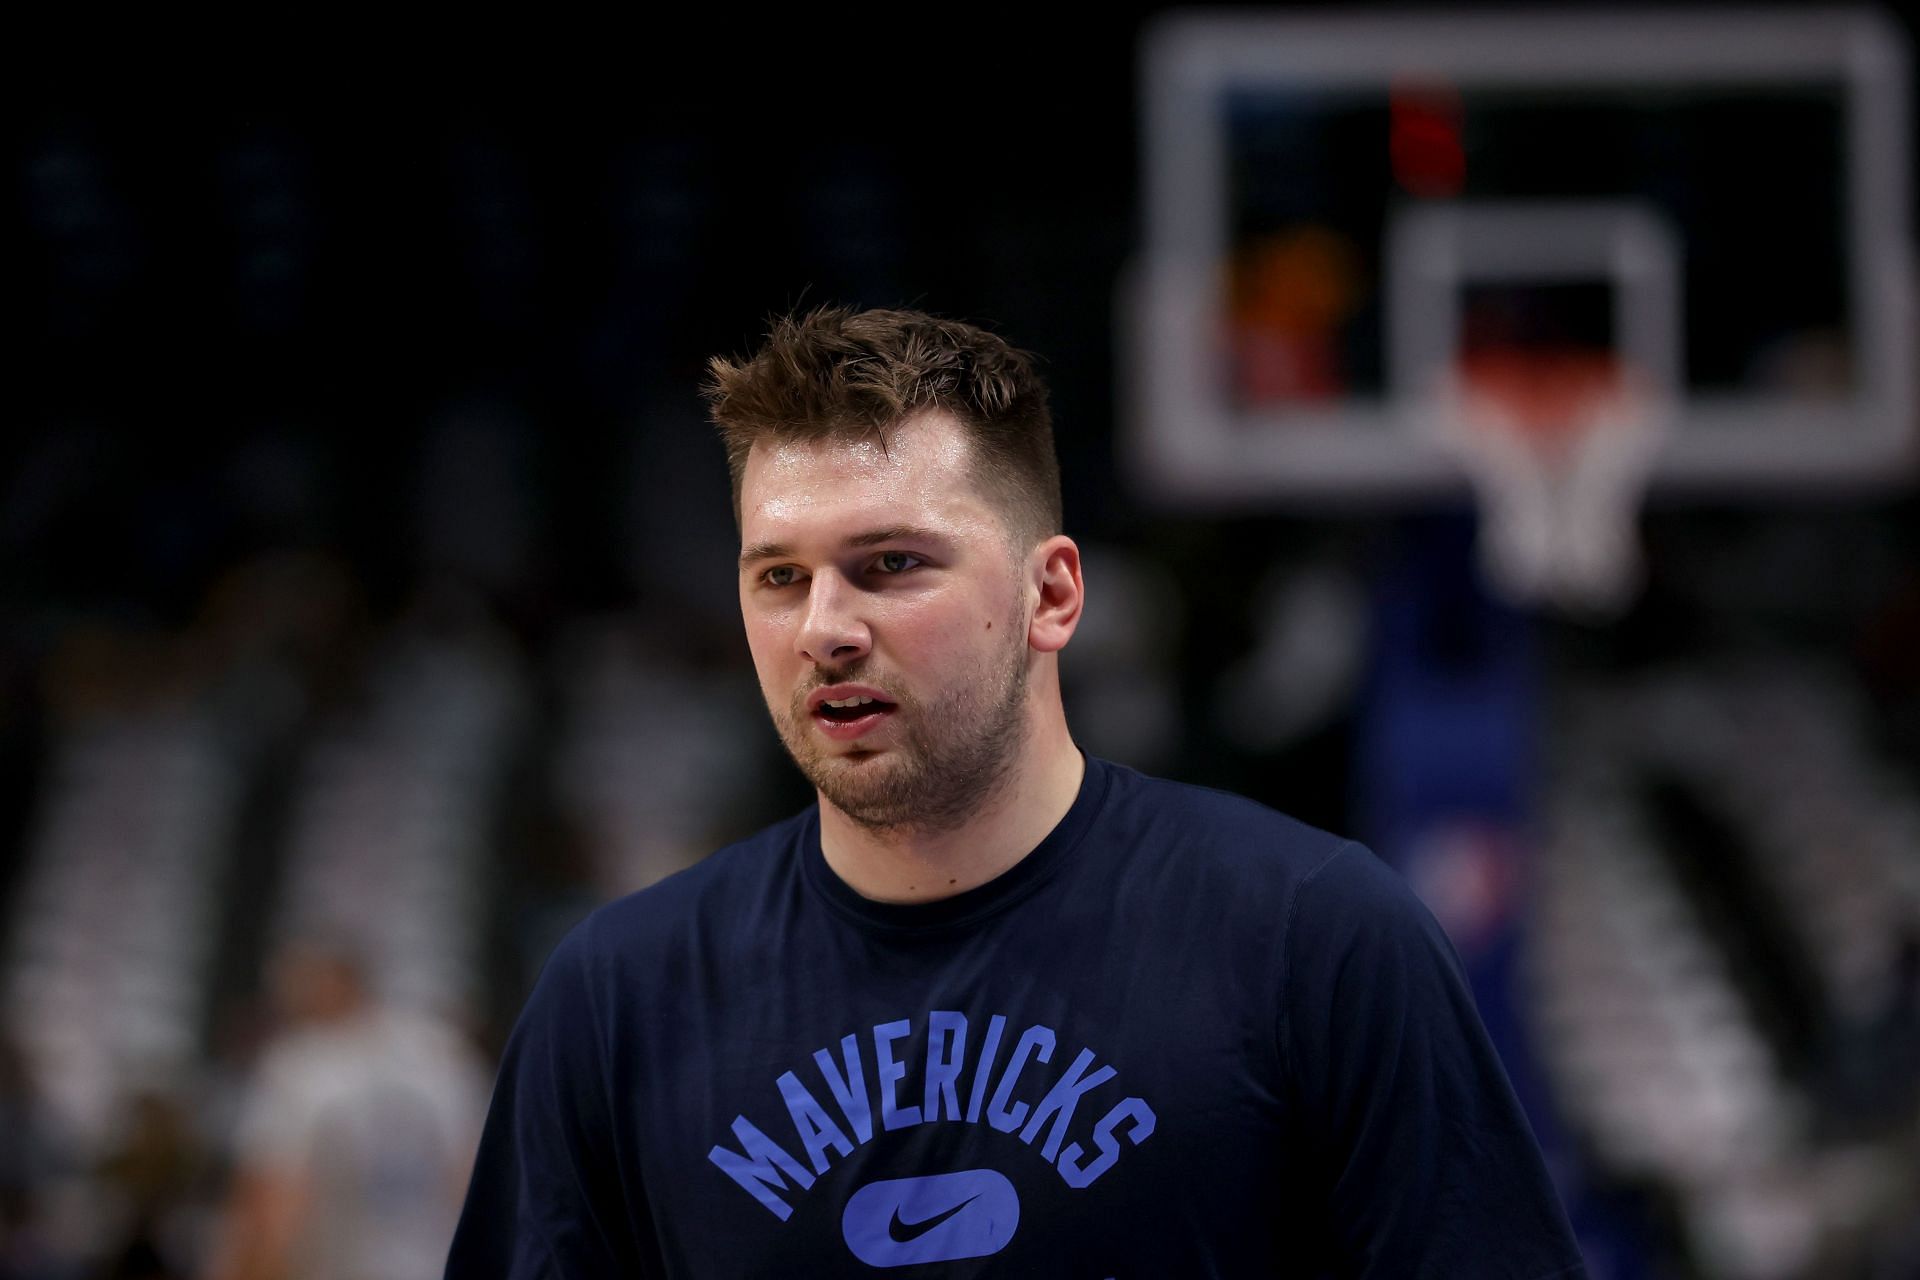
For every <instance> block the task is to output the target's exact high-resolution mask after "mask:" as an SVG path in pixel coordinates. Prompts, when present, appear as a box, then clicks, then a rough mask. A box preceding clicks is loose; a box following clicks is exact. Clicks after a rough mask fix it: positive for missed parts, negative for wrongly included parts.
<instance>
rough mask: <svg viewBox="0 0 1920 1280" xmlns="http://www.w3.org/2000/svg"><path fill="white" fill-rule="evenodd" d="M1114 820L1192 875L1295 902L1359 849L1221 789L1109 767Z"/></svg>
mask: <svg viewBox="0 0 1920 1280" xmlns="http://www.w3.org/2000/svg"><path fill="white" fill-rule="evenodd" d="M1105 767H1106V768H1107V769H1108V770H1109V771H1110V773H1111V777H1112V781H1111V784H1110V785H1111V787H1112V795H1111V797H1110V799H1109V814H1110V818H1111V820H1112V821H1113V822H1114V823H1115V824H1117V827H1118V829H1119V831H1120V832H1121V833H1122V839H1124V840H1126V841H1128V842H1129V843H1138V844H1139V845H1141V846H1143V847H1147V848H1151V849H1155V850H1160V851H1164V852H1165V853H1166V855H1167V856H1168V857H1169V858H1171V859H1173V860H1176V861H1177V862H1178V863H1179V865H1180V869H1181V870H1182V872H1183V873H1186V874H1204V875H1211V876H1220V877H1224V878H1226V879H1229V880H1232V881H1236V882H1238V883H1240V884H1241V885H1243V886H1245V887H1249V888H1251V887H1256V886H1265V887H1268V888H1269V889H1272V890H1274V891H1279V892H1284V893H1287V894H1289V895H1291V894H1292V893H1293V892H1295V891H1297V890H1298V888H1299V887H1300V886H1301V885H1302V884H1304V883H1306V882H1308V881H1309V880H1312V879H1316V878H1318V877H1320V876H1321V875H1322V874H1324V868H1326V867H1327V866H1328V865H1329V864H1330V863H1333V862H1335V861H1337V860H1340V859H1343V858H1351V857H1358V858H1365V859H1371V857H1372V855H1371V854H1368V853H1367V852H1366V850H1365V849H1363V848H1362V847H1361V846H1360V845H1358V844H1356V843H1354V842H1353V841H1351V840H1348V839H1346V838H1344V837H1342V836H1338V835H1335V834H1333V833H1332V832H1329V831H1323V830H1321V829H1320V828H1318V827H1314V826H1310V825H1308V824H1307V823H1304V822H1301V821H1300V820H1299V819H1297V818H1292V817H1289V816H1288V815H1286V814H1284V813H1281V812H1280V811H1279V810H1277V809H1273V808H1270V807H1268V806H1267V805H1264V804H1261V803H1260V802H1258V801H1256V800H1251V799H1249V798H1247V797H1246V796H1242V795H1236V794H1235V793H1233V792H1231V791H1222V790H1219V789H1217V788H1214V787H1205V786H1197V785H1195V784H1193V783H1188V782H1176V781H1173V780H1171V779H1167V778H1156V777H1152V776H1151V775H1148V774H1144V773H1141V772H1139V771H1138V770H1135V769H1130V768H1127V767H1126V766H1124V765H1114V764H1108V765H1106V766H1105Z"/></svg>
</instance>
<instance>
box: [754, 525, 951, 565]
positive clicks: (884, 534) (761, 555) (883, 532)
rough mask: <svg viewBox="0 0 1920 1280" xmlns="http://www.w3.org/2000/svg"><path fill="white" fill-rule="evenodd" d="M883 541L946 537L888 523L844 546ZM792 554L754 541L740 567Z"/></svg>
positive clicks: (941, 539)
mask: <svg viewBox="0 0 1920 1280" xmlns="http://www.w3.org/2000/svg"><path fill="white" fill-rule="evenodd" d="M883 542H937V543H944V542H946V537H945V536H944V535H943V534H941V533H940V532H939V531H938V530H935V529H929V528H927V527H926V526H925V525H917V524H889V525H882V526H881V527H880V528H878V529H868V530H866V531H865V532H863V533H856V534H854V535H853V536H852V537H850V538H848V539H847V540H846V542H845V544H844V545H845V546H849V547H877V546H879V545H880V544H881V543H883ZM792 554H793V548H792V547H791V546H789V545H788V544H786V543H784V542H756V543H754V544H753V545H752V546H750V547H748V548H747V549H746V550H745V551H742V552H741V553H740V567H741V568H742V569H745V568H746V567H747V566H749V565H754V564H758V563H760V562H761V561H762V560H780V559H784V558H785V557H787V556H790V555H792Z"/></svg>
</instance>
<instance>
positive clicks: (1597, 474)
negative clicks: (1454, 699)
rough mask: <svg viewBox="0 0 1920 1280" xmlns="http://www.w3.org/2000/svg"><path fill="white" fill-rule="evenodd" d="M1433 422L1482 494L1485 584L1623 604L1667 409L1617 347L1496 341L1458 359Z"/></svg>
mask: <svg viewBox="0 0 1920 1280" xmlns="http://www.w3.org/2000/svg"><path fill="white" fill-rule="evenodd" d="M1434 404H1435V406H1436V409H1437V411H1436V412H1434V413H1433V414H1432V416H1431V419H1430V421H1431V423H1432V425H1433V428H1434V429H1435V431H1436V434H1437V435H1438V437H1439V438H1440V440H1441V442H1442V443H1443V444H1444V445H1446V446H1447V447H1448V448H1449V449H1450V450H1451V451H1452V452H1453V453H1454V454H1455V455H1456V456H1457V457H1459V458H1460V460H1461V461H1462V463H1463V464H1464V466H1465V468H1466V471H1467V475H1468V477H1469V479H1470V480H1471V481H1472V483H1473V486H1474V491H1475V495H1476V497H1477V499H1478V501H1479V504H1480V508H1481V512H1482V522H1481V528H1480V541H1479V553H1480V560H1481V566H1482V569H1483V571H1484V572H1485V573H1486V575H1487V578H1488V580H1489V582H1490V584H1491V585H1492V586H1493V587H1494V588H1495V589H1497V590H1499V591H1501V592H1502V593H1504V594H1506V595H1507V596H1509V597H1510V598H1512V599H1514V600H1515V601H1516V602H1521V603H1529V604H1551V605H1555V606H1558V607H1560V608H1563V609H1566V610H1568V611H1570V612H1574V613H1585V614H1598V615H1608V614H1614V613H1618V612H1619V611H1620V610H1621V609H1622V608H1624V607H1625V606H1626V605H1627V604H1628V603H1629V602H1630V601H1631V600H1632V599H1633V597H1634V595H1635V594H1637V592H1638V591H1639V588H1640V584H1641V579H1642V565H1641V559H1640V550H1639V544H1638V540H1637V538H1636V537H1635V536H1634V532H1633V523H1634V517H1635V514H1636V513H1637V512H1638V510H1639V506H1640V500H1641V496H1642V494H1643V493H1644V492H1645V490H1646V486H1647V480H1648V476H1649V472H1650V469H1651V467H1652V464H1653V461H1654V457H1655V455H1656V454H1657V452H1658V450H1659V446H1660V443H1661V440H1662V438H1663V435H1664V432H1665V429H1666V426H1667V420H1668V413H1667V411H1666V408H1665V405H1664V398H1663V397H1661V396H1659V395H1658V394H1656V393H1655V391H1654V390H1653V388H1652V387H1651V385H1650V383H1649V381H1648V380H1647V379H1645V378H1643V377H1641V376H1639V375H1638V374H1637V373H1636V371H1635V370H1633V369H1632V368H1630V367H1629V366H1627V365H1626V364H1625V362H1623V361H1622V360H1621V359H1620V358H1619V357H1618V356H1617V355H1615V354H1613V353H1611V352H1601V351H1587V350H1575V349H1556V348H1545V349H1541V348H1524V347H1519V348H1499V349H1494V350H1490V351H1482V352H1475V353H1471V354H1468V355H1466V356H1464V357H1462V358H1461V359H1460V360H1459V361H1458V362H1457V363H1456V365H1455V369H1454V372H1453V374H1452V376H1451V378H1450V379H1448V380H1447V381H1446V384H1445V385H1444V386H1443V388H1442V390H1441V393H1440V394H1439V395H1438V396H1437V397H1436V398H1435V401H1434Z"/></svg>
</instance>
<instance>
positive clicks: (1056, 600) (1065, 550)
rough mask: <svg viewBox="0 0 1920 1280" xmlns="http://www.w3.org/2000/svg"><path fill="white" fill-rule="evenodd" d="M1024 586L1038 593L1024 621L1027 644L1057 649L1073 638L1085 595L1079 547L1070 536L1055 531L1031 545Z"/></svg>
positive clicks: (1078, 623)
mask: <svg viewBox="0 0 1920 1280" xmlns="http://www.w3.org/2000/svg"><path fill="white" fill-rule="evenodd" d="M1027 588H1028V590H1029V591H1030V592H1036V593H1037V594H1038V597H1039V599H1038V603H1037V604H1036V605H1035V607H1034V611H1033V619H1032V621H1030V622H1029V623H1028V624H1027V644H1028V645H1030V646H1031V647H1032V648H1034V649H1036V650H1038V651H1039V652H1041V653H1057V652H1058V651H1059V650H1061V649H1064V648H1066V647H1067V641H1069V640H1071V639H1073V632H1074V629H1075V628H1076V627H1078V626H1079V625H1080V606H1081V604H1082V602H1083V601H1084V599H1085V587H1084V586H1083V585H1082V583H1081V581H1080V548H1079V547H1078V546H1077V545H1075V543H1074V541H1073V539H1072V538H1069V537H1067V536H1066V535H1065V534H1063V533H1061V534H1055V535H1054V536H1053V537H1051V538H1048V539H1047V540H1046V541H1045V542H1042V543H1041V544H1040V545H1039V546H1037V547H1035V548H1034V549H1033V551H1032V553H1031V554H1030V555H1029V556H1028V557H1027Z"/></svg>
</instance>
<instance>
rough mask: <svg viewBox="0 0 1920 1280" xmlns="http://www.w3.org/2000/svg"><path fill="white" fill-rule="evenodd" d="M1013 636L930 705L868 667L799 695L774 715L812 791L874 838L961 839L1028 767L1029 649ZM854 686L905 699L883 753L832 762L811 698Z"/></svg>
mask: <svg viewBox="0 0 1920 1280" xmlns="http://www.w3.org/2000/svg"><path fill="white" fill-rule="evenodd" d="M1008 631H1009V633H1010V634H1009V639H1010V640H1013V641H1014V642H1013V643H1011V644H1009V645H1008V646H1007V647H1006V648H1004V649H1002V650H1000V651H997V652H995V653H992V654H989V655H987V656H986V657H985V658H983V660H982V661H981V663H980V665H979V667H978V668H977V669H976V670H973V671H969V672H966V673H963V674H962V676H961V678H959V679H955V680H953V681H951V682H950V683H949V684H948V685H947V687H946V688H945V689H943V690H941V691H940V692H939V693H937V694H935V695H933V696H931V697H928V698H926V699H924V700H923V699H921V698H920V697H918V696H916V695H915V694H913V693H911V692H909V691H908V690H907V689H905V688H903V687H901V685H900V684H898V683H897V682H895V681H892V680H889V679H887V678H886V672H884V671H882V670H879V669H876V668H873V667H870V666H868V665H866V664H859V665H856V666H852V667H847V668H845V669H843V670H840V671H836V672H834V673H832V674H830V675H828V674H826V673H822V677H821V678H820V679H819V680H817V681H816V682H815V683H814V684H813V686H811V687H810V688H808V689H802V690H800V691H798V692H796V693H795V694H794V696H793V701H792V705H791V706H790V707H788V708H787V709H785V710H784V711H782V710H779V709H775V710H774V713H773V722H774V727H775V729H777V730H778V731H779V734H780V740H781V742H782V744H783V745H785V747H786V749H787V754H788V755H790V756H792V757H793V762H794V764H795V765H797V766H798V767H799V769H800V772H801V773H802V774H804V775H805V776H806V779H807V781H808V782H810V783H812V784H813V786H814V787H815V788H816V789H817V790H818V791H819V792H820V794H821V795H822V796H823V797H825V799H826V800H827V801H828V803H830V804H832V805H833V807H834V808H836V809H838V810H840V811H841V812H842V813H844V814H846V815H847V816H848V817H849V818H851V819H853V820H854V821H855V822H857V823H859V824H860V825H861V826H863V827H866V828H867V829H868V830H870V831H901V830H916V831H951V830H955V829H957V828H959V827H961V826H963V825H965V823H966V822H967V821H968V820H969V819H971V818H973V817H974V816H975V815H977V814H978V813H979V812H980V810H981V808H982V807H983V805H984V804H985V803H986V802H987V801H988V800H989V799H991V798H992V797H993V796H994V795H995V794H996V793H997V792H998V791H999V790H1000V789H1001V788H1002V787H1003V786H1004V785H1005V784H1006V782H1007V779H1008V778H1009V777H1010V776H1011V775H1012V773H1013V770H1014V767H1015V765H1016V764H1017V762H1018V760H1019V757H1020V747H1021V739H1022V736H1023V732H1024V730H1025V725H1026V705H1027V646H1026V643H1025V640H1024V636H1023V635H1022V631H1023V629H1022V628H1018V627H1010V628H1008ZM850 680H866V681H868V682H871V683H873V684H878V685H880V686H881V687H883V688H885V689H887V690H888V691H889V692H890V693H891V694H892V695H893V696H894V697H895V698H896V699H897V702H896V703H895V706H896V708H897V709H896V710H895V711H894V712H893V713H892V715H891V717H890V723H889V725H888V726H887V728H888V732H889V733H890V734H891V736H892V741H891V742H890V743H889V744H888V746H887V748H886V749H885V750H883V751H866V752H863V751H860V750H858V749H856V750H853V751H848V752H839V753H835V752H829V751H827V750H826V749H825V746H826V744H824V743H822V741H821V740H820V739H819V737H818V736H817V735H816V734H815V733H814V732H813V729H812V725H811V722H810V717H809V716H808V715H807V706H806V701H807V694H808V693H810V692H811V691H812V689H813V688H820V687H823V686H826V685H830V684H838V683H840V682H841V681H850Z"/></svg>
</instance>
